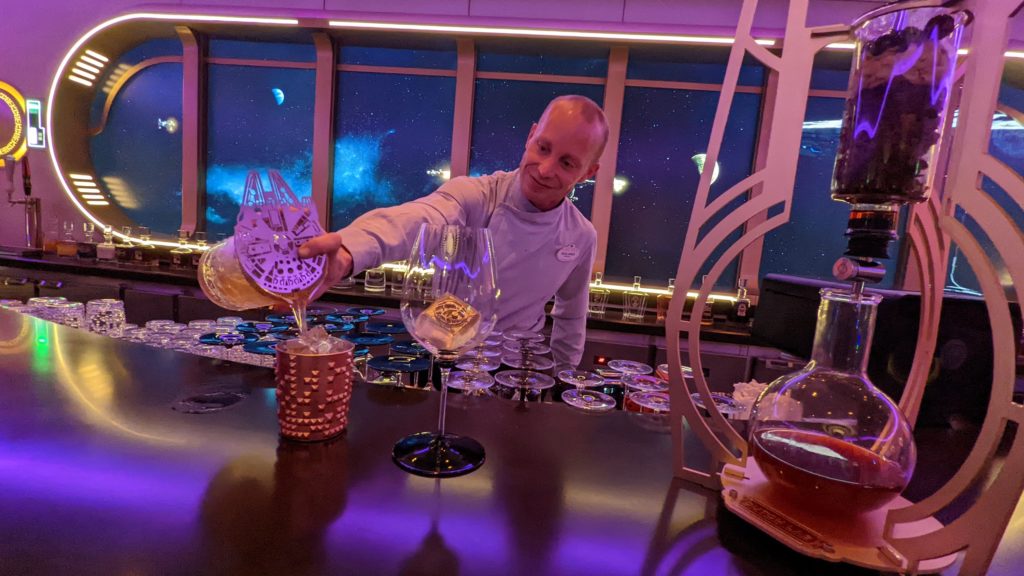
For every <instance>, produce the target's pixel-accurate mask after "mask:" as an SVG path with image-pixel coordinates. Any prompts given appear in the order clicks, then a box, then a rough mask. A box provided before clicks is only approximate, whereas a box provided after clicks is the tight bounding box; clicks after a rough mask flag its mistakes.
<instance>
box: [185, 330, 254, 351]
mask: <svg viewBox="0 0 1024 576" xmlns="http://www.w3.org/2000/svg"><path fill="white" fill-rule="evenodd" d="M259 339H260V337H259V336H257V335H256V334H242V333H241V332H222V333H217V332H210V333H209V334H203V335H202V336H200V337H199V342H200V343H202V344H210V345H213V346H226V347H229V348H230V347H231V346H238V345H239V344H245V343H247V342H255V341H257V340H259Z"/></svg>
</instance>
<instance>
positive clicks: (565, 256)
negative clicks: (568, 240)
mask: <svg viewBox="0 0 1024 576" xmlns="http://www.w3.org/2000/svg"><path fill="white" fill-rule="evenodd" d="M579 253H580V251H579V249H578V248H576V245H575V244H566V245H565V246H562V247H561V248H559V249H558V252H556V253H555V258H558V261H559V262H570V261H572V260H575V259H576V257H577V256H579Z"/></svg>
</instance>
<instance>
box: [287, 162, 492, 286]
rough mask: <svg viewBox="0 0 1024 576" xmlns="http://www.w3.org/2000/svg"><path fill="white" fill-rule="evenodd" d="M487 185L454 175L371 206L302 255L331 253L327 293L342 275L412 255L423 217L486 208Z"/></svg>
mask: <svg viewBox="0 0 1024 576" xmlns="http://www.w3.org/2000/svg"><path fill="white" fill-rule="evenodd" d="M485 186H486V182H485V179H484V178H456V179H453V180H451V181H449V182H447V183H445V184H444V185H443V186H441V188H439V189H438V190H437V191H435V192H434V193H432V194H430V195H429V196H426V197H424V198H419V199H417V200H413V201H410V202H406V203H405V204H400V205H398V206H390V207H387V208H378V209H376V210H371V211H370V212H367V213H365V214H363V215H362V216H360V217H359V218H356V219H355V221H353V222H352V223H351V224H349V225H348V226H346V227H345V228H342V229H341V230H338V231H337V232H329V233H327V234H324V235H322V236H319V237H317V238H314V239H312V240H310V241H309V242H307V243H306V244H304V245H303V246H302V247H300V248H299V256H300V257H302V258H309V257H310V256H313V255H316V254H326V255H327V257H328V270H327V278H326V281H325V282H324V284H323V286H322V287H321V289H320V290H319V293H323V292H324V291H326V290H327V289H328V288H330V287H331V286H333V285H334V284H336V283H337V282H338V281H339V280H341V279H342V278H345V277H347V276H351V275H352V274H358V273H359V272H362V271H363V270H366V269H367V268H373V267H375V266H379V265H380V264H382V263H383V262H390V261H394V260H403V259H405V258H407V257H408V256H409V250H411V249H412V243H413V241H414V239H415V238H416V233H417V231H418V230H419V227H420V224H422V223H424V222H429V223H431V224H435V225H444V224H465V223H466V222H467V220H469V219H470V218H471V217H472V216H473V215H474V214H475V213H476V212H479V211H481V210H482V209H483V206H484V204H485V202H484V201H483V200H484V196H485V193H486V188H485ZM319 295H320V294H316V295H314V299H315V298H317V297H319Z"/></svg>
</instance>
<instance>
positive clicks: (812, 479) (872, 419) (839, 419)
mask: <svg viewBox="0 0 1024 576" xmlns="http://www.w3.org/2000/svg"><path fill="white" fill-rule="evenodd" d="M879 301H881V297H880V296H877V295H867V294H857V293H854V292H852V291H850V290H845V289H832V288H825V289H822V291H821V305H820V307H819V308H818V324H817V327H816V329H815V334H814V349H813V352H812V355H811V361H810V362H809V363H808V364H807V365H806V366H805V367H804V368H803V369H802V370H800V371H798V372H794V373H792V374H787V375H785V376H781V377H779V378H778V379H776V380H775V381H774V382H772V383H771V384H770V385H768V387H767V388H766V389H765V390H764V391H763V392H762V393H761V394H760V395H759V396H758V398H757V401H756V402H755V404H754V409H753V412H752V414H751V426H750V438H749V449H750V456H751V457H753V458H754V460H755V461H756V462H757V464H758V466H759V467H760V468H761V470H762V472H764V474H765V476H766V477H767V478H768V481H769V482H770V483H771V484H772V486H773V489H774V490H775V491H776V492H778V493H780V494H781V495H782V496H783V497H785V498H788V499H790V500H792V501H794V502H798V503H799V504H800V505H801V506H804V507H808V508H812V509H814V510H819V511H822V512H830V513H839V514H848V515H856V514H862V513H865V512H868V511H870V510H875V509H877V508H879V507H881V506H883V505H885V504H886V503H887V502H889V501H891V500H892V499H893V498H895V497H896V496H897V495H899V494H900V493H901V492H902V491H903V489H904V488H905V487H906V485H907V483H908V482H909V480H910V477H911V475H912V474H913V472H914V464H915V462H916V459H917V452H916V448H915V446H914V438H913V435H912V433H911V430H910V426H909V425H908V424H907V420H906V418H905V417H904V416H903V414H902V412H901V411H900V409H899V407H898V406H896V404H895V403H894V402H893V401H892V399H890V398H889V397H888V396H886V395H885V394H884V393H883V392H882V391H880V390H878V389H877V388H875V386H874V385H873V384H872V383H871V381H870V379H869V378H868V376H867V373H866V368H867V363H868V353H869V351H870V349H871V338H872V335H873V332H874V324H875V312H876V310H877V306H878V302H879Z"/></svg>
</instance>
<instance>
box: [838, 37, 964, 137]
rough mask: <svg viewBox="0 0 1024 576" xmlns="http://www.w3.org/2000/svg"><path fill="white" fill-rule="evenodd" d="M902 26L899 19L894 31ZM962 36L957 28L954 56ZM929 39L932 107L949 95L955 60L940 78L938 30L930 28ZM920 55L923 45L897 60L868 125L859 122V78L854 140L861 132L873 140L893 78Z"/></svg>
mask: <svg viewBox="0 0 1024 576" xmlns="http://www.w3.org/2000/svg"><path fill="white" fill-rule="evenodd" d="M903 25H904V22H903V20H902V18H901V19H900V20H898V21H897V28H896V29H897V30H900V29H902V27H903ZM962 35H963V29H962V28H959V27H958V28H957V29H956V31H955V32H954V37H953V46H952V51H953V53H954V54H956V52H957V49H959V47H960V40H961V37H962ZM929 39H930V41H931V45H932V75H931V78H932V85H931V90H930V93H929V96H930V99H931V104H932V106H934V105H935V104H936V103H938V102H939V100H940V98H941V99H942V100H945V98H946V97H947V96H948V94H949V89H950V86H952V83H953V74H954V72H955V70H956V58H955V57H954V58H953V59H952V60H951V62H950V66H949V67H948V68H949V70H948V71H947V72H946V74H945V76H941V77H940V76H939V75H938V74H937V72H938V69H937V66H938V61H939V52H940V50H941V44H940V43H939V30H938V27H933V28H932V31H931V33H930V36H929ZM922 54H924V44H919V45H918V46H917V48H916V49H915V50H914V51H913V52H912V53H910V54H908V55H907V56H905V57H903V58H901V59H900V60H898V61H897V62H896V65H895V66H893V69H892V73H891V74H890V75H889V79H888V81H887V83H886V86H885V94H883V96H882V104H881V105H880V106H879V107H878V111H877V115H876V117H875V121H874V124H872V123H870V122H868V121H866V120H865V121H861V120H860V115H861V112H862V111H863V108H862V106H861V104H860V94H861V92H862V89H863V87H864V77H863V76H861V77H860V83H859V85H858V86H857V121H856V122H855V126H856V128H855V129H854V131H853V136H854V138H856V137H857V136H858V135H859V134H860V133H861V132H866V133H867V135H868V138H874V137H875V134H877V133H878V126H879V124H881V122H882V112H883V111H884V110H885V103H886V101H888V99H889V91H890V89H891V88H892V83H893V81H894V80H895V78H896V77H897V76H902V75H903V74H905V73H906V72H908V71H909V70H910V69H911V68H913V67H914V64H916V63H917V61H918V60H920V58H921V56H922Z"/></svg>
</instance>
